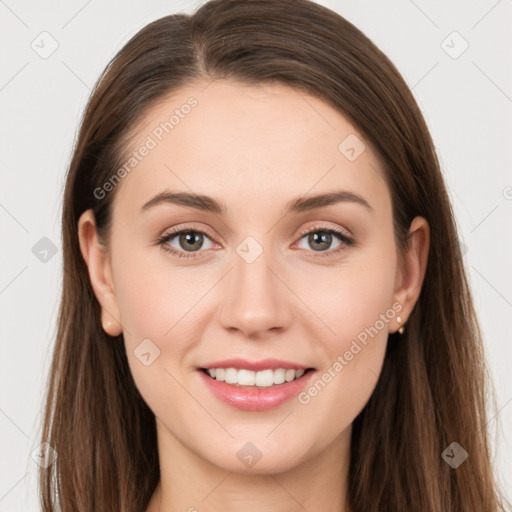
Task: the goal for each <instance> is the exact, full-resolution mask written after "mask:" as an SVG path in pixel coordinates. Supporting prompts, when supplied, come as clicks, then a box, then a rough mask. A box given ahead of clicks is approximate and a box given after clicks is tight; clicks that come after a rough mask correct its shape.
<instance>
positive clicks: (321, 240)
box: [300, 226, 355, 257]
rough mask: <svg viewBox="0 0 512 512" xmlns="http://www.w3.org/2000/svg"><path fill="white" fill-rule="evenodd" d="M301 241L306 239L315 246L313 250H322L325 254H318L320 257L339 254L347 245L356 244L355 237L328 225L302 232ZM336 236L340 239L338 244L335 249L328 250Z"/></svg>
mask: <svg viewBox="0 0 512 512" xmlns="http://www.w3.org/2000/svg"><path fill="white" fill-rule="evenodd" d="M301 235H302V236H301V239H300V240H301V241H302V240H303V239H305V241H306V243H307V244H309V246H310V247H312V248H313V252H317V253H318V252H320V253H325V254H318V255H316V256H319V257H330V256H333V255H337V254H338V252H340V251H342V250H343V249H345V248H346V247H347V246H350V245H354V244H355V241H354V239H353V238H351V237H350V236H348V235H347V234H346V233H344V232H343V231H341V230H339V229H336V228H333V227H327V226H315V227H313V228H312V229H309V230H306V231H302V232H301ZM333 235H334V238H337V239H338V240H339V243H338V245H337V246H336V247H335V248H334V249H333V250H327V249H329V247H330V246H331V245H332V243H333Z"/></svg>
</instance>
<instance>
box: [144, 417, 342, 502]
mask: <svg viewBox="0 0 512 512" xmlns="http://www.w3.org/2000/svg"><path fill="white" fill-rule="evenodd" d="M157 432H158V450H159V458H160V482H159V483H158V486H157V488H156V490H155V492H154V494H153V496H152V498H151V501H150V504H149V506H148V508H147V511H146V512H178V511H179V512H184V511H186V512H213V511H218V510H222V511H223V512H234V511H239V510H244V512H256V511H258V512H259V511H261V510H262V509H263V508H264V509H265V511H266V512H298V511H303V510H307V511H308V512H317V511H318V512H320V511H322V512H324V511H325V510H330V511H333V512H349V508H348V505H347V504H346V501H347V483H348V463H349V453H350V434H351V428H350V427H349V428H348V429H346V430H345V431H344V432H342V433H341V434H340V436H339V437H338V438H336V439H335V440H334V442H333V443H331V444H330V445H328V446H327V447H325V448H324V449H323V450H321V451H320V452H319V453H317V454H315V455H313V456H312V457H310V458H308V459H305V460H303V461H302V462H300V463H299V464H297V465H296V466H294V467H292V468H291V469H289V470H287V471H284V472H279V473H271V472H269V471H265V470H264V469H261V470H260V472H258V473H251V474H247V473H245V474H244V473H237V472H233V471H229V470H226V469H222V468H220V467H218V466H215V465H214V464H212V463H210V462H209V461H207V460H205V459H203V458H201V457H199V456H198V455H197V454H195V453H193V452H192V451H190V450H189V449H188V448H187V447H186V446H184V445H183V444H182V443H181V442H180V441H179V440H178V439H176V438H175V437H174V436H173V435H172V434H171V433H170V432H169V431H168V430H166V429H165V427H164V426H163V425H162V424H161V423H160V422H159V421H157Z"/></svg>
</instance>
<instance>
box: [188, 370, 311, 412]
mask: <svg viewBox="0 0 512 512" xmlns="http://www.w3.org/2000/svg"><path fill="white" fill-rule="evenodd" d="M215 364H218V363H215ZM258 364H259V363H258ZM299 366H300V365H299ZM229 367H235V366H228V368H229ZM213 368H224V366H213ZM239 368H240V367H239ZM265 368H267V369H268V368H269V367H268V366H266V367H265ZM278 368H283V366H278ZM294 368H297V367H294ZM300 368H303V369H306V368H304V367H300ZM300 368H298V369H300ZM241 369H243V368H241ZM248 369H249V368H248ZM197 373H199V376H200V378H201V379H202V380H203V382H204V383H205V385H206V386H207V388H208V389H209V390H210V392H211V393H212V394H213V395H215V396H216V397H217V398H218V399H219V400H221V401H222V402H223V403H225V404H227V405H230V406H232V407H236V408H237V409H242V410H245V411H266V410H269V409H273V408H275V407H278V406H280V405H281V404H283V403H284V402H286V401H287V400H289V399H291V398H292V397H294V396H296V395H298V394H299V393H300V392H301V390H302V389H304V388H305V387H306V385H307V384H308V382H309V381H310V380H311V378H312V376H313V374H314V373H315V371H314V370H313V369H312V368H311V369H310V371H307V372H306V373H304V374H303V375H302V376H301V377H300V378H298V379H295V380H292V381H291V382H284V383H283V384H276V385H274V386H269V387H267V388H257V387H255V386H246V387H236V386H233V385H232V384H227V383H226V382H220V381H218V380H215V379H212V378H211V377H210V376H208V375H207V374H206V373H205V372H204V371H202V370H199V369H198V371H197Z"/></svg>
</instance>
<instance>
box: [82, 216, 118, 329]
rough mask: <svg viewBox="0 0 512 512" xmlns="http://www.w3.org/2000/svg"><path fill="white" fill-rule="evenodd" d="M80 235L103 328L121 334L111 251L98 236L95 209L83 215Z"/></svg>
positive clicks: (83, 254)
mask: <svg viewBox="0 0 512 512" xmlns="http://www.w3.org/2000/svg"><path fill="white" fill-rule="evenodd" d="M78 238H79V240H80V251H81V252H82V256H83V258H84V260H85V263H86V264H87V269H88V271H89V279H90V282H91V286H92V288H93V290H94V294H95V295H96V298H97V299H98V302H99V303H100V305H101V323H102V325H103V329H104V330H105V332H107V334H109V335H110V336H118V335H119V334H121V332H122V326H121V322H120V315H119V309H118V305H117V299H116V295H115V289H114V283H113V280H112V267H111V262H110V253H109V251H108V250H107V247H106V246H105V245H102V244H101V243H100V241H99V240H98V234H97V232H96V222H95V219H94V213H93V211H92V210H87V211H85V212H84V213H83V214H82V215H81V216H80V219H79V221H78Z"/></svg>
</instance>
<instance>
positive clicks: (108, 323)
mask: <svg viewBox="0 0 512 512" xmlns="http://www.w3.org/2000/svg"><path fill="white" fill-rule="evenodd" d="M111 325H112V322H111V321H110V320H107V321H106V322H105V323H104V324H103V330H104V331H105V332H106V333H107V334H108V332H107V329H108V328H109V327H110V326H111Z"/></svg>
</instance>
